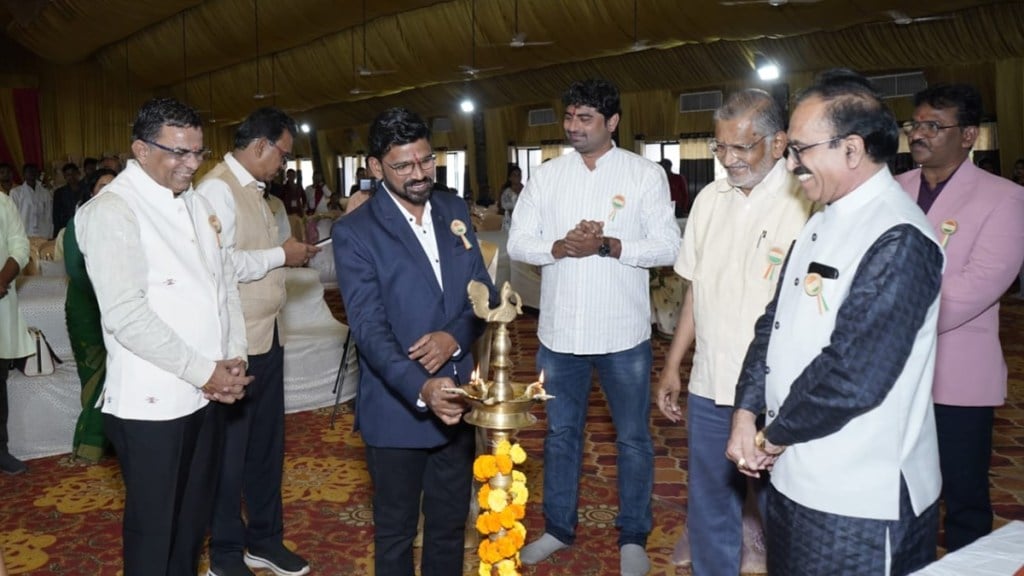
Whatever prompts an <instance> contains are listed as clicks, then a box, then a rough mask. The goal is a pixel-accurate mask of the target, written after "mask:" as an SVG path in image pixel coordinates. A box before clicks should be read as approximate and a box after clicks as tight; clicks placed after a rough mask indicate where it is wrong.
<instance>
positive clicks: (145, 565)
mask: <svg viewBox="0 0 1024 576" xmlns="http://www.w3.org/2000/svg"><path fill="white" fill-rule="evenodd" d="M133 138H134V141H133V142H132V152H133V153H134V157H135V160H132V161H130V162H129V163H128V167H127V168H126V169H125V170H124V172H122V173H121V174H119V175H118V177H117V178H115V179H114V180H113V181H112V182H111V183H110V184H109V185H107V187H106V188H105V189H104V192H103V194H100V195H98V196H96V197H94V198H93V199H92V200H91V201H90V202H89V203H87V204H86V205H84V206H83V207H82V208H81V209H80V210H79V212H78V214H77V215H76V217H75V225H76V228H77V230H76V235H77V238H78V242H79V246H80V247H81V250H82V253H83V255H84V256H85V263H86V268H87V270H88V272H89V278H90V279H91V280H92V283H93V287H94V288H95V291H96V300H97V301H98V303H99V307H100V314H101V320H102V324H103V329H104V334H103V340H104V344H105V345H106V348H107V378H106V383H105V386H106V388H105V390H104V393H103V413H104V429H105V432H106V434H107V437H108V438H109V439H110V441H111V443H112V444H113V445H114V448H115V449H116V451H117V456H118V460H119V463H120V465H121V473H122V476H123V477H124V483H125V490H126V492H125V510H124V529H123V546H124V553H123V554H124V574H125V576H142V575H145V576H154V575H156V576H177V575H181V574H196V573H197V572H198V563H199V552H200V549H201V547H202V541H203V537H204V536H205V535H206V528H207V526H208V524H209V520H210V515H209V511H210V509H211V505H212V499H213V495H214V491H215V487H216V485H215V481H216V475H217V471H218V469H219V466H218V463H219V460H220V457H221V449H222V443H221V434H220V422H221V419H220V418H218V417H217V415H216V409H217V407H216V406H209V405H208V404H209V401H210V400H217V401H220V402H227V403H231V402H234V401H235V400H237V399H239V398H241V397H242V396H243V394H244V388H245V386H246V385H247V384H248V383H249V382H250V381H251V378H250V377H247V376H246V375H245V370H246V365H245V358H246V339H245V324H244V321H243V320H242V309H241V305H240V302H239V297H238V287H237V281H236V277H235V270H234V267H233V265H232V263H231V261H230V259H227V258H222V255H221V241H220V221H219V220H218V218H217V215H216V214H215V213H214V212H213V210H212V209H211V207H210V205H209V204H208V203H207V202H206V201H205V200H203V199H202V198H200V197H199V196H197V195H196V194H195V192H194V191H193V190H192V185H191V182H192V176H193V174H194V173H195V170H196V168H198V167H199V164H200V162H201V160H202V158H204V157H205V155H206V154H207V151H206V150H205V149H204V148H203V132H202V121H201V120H200V118H199V115H198V114H197V113H196V112H195V111H194V110H192V109H191V108H189V107H188V106H186V105H184V104H181V103H180V102H177V101H176V100H173V99H169V98H160V99H154V100H151V101H149V102H147V103H146V104H145V105H143V107H142V109H141V110H140V111H139V115H138V118H137V120H136V122H135V125H134V128H133Z"/></svg>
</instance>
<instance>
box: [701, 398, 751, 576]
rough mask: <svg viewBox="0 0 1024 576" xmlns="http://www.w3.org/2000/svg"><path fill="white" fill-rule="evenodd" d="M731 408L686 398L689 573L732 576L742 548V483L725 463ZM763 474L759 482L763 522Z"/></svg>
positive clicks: (744, 481)
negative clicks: (691, 565)
mask: <svg viewBox="0 0 1024 576" xmlns="http://www.w3.org/2000/svg"><path fill="white" fill-rule="evenodd" d="M732 410H733V408H732V406H717V405H715V401H714V400H711V399H710V398H704V397H702V396H697V395H694V394H690V395H689V396H688V397H687V402H686V411H687V416H686V424H687V435H688V436H689V440H688V444H689V468H688V472H689V483H688V486H687V488H688V490H689V492H688V494H689V497H688V498H687V513H686V526H687V528H686V529H687V532H688V533H689V537H690V557H691V560H692V562H693V573H694V574H698V575H700V576H705V575H718V574H722V575H728V576H736V575H737V574H739V573H740V561H741V553H742V548H743V501H744V499H745V497H746V492H747V477H746V476H744V475H742V474H740V473H739V472H738V471H737V470H736V465H735V464H733V463H732V462H731V461H730V460H729V459H727V458H726V457H725V446H726V444H727V443H728V442H729V433H730V431H731V429H732ZM765 476H766V475H765V474H764V473H762V474H761V478H760V479H759V480H758V482H759V483H760V487H761V488H762V489H761V490H759V491H758V499H759V501H760V502H759V503H760V504H761V506H760V508H761V510H762V517H763V511H764V504H765V495H766V492H765V490H764V489H763V488H764V480H765Z"/></svg>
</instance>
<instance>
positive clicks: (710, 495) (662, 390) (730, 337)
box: [656, 89, 810, 576]
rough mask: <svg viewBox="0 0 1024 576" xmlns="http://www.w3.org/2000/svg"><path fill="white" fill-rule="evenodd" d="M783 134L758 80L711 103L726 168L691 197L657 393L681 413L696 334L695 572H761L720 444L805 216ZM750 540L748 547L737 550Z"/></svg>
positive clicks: (674, 414) (690, 421)
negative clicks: (751, 347) (687, 359)
mask: <svg viewBox="0 0 1024 576" xmlns="http://www.w3.org/2000/svg"><path fill="white" fill-rule="evenodd" d="M786 143H787V140H786V133H785V124H784V121H783V115H782V111H781V110H780V109H779V106H778V105H777V103H776V102H775V100H774V99H773V98H772V97H771V96H770V95H769V94H768V93H767V92H764V91H763V90H755V89H751V90H743V91H740V92H736V93H734V94H733V95H731V96H730V97H729V99H728V101H726V103H725V104H724V105H723V106H722V107H721V108H719V109H718V110H717V111H716V112H715V138H714V139H713V140H711V142H710V147H711V151H712V152H713V153H714V154H715V156H716V157H717V158H718V160H719V161H720V162H721V163H722V165H723V166H724V167H725V169H726V172H727V176H726V178H723V179H720V180H716V181H715V182H712V183H711V184H709V185H707V186H706V187H705V188H704V189H703V190H701V192H700V194H699V195H698V196H697V198H696V200H695V201H694V203H693V209H692V210H691V212H690V218H689V220H688V221H687V224H686V230H685V232H684V234H683V244H682V248H681V249H680V251H679V259H678V260H677V261H676V265H675V271H676V273H678V274H679V275H680V276H682V277H683V278H685V279H687V280H689V281H690V283H691V286H690V289H689V290H688V291H687V294H686V297H685V300H684V301H683V306H682V310H681V311H680V314H679V320H678V323H677V325H676V332H675V336H674V337H673V339H672V346H671V348H670V349H669V353H668V357H667V358H666V359H665V368H664V370H663V371H662V373H661V376H660V378H659V382H658V385H657V391H656V398H657V401H658V408H659V409H660V410H661V412H662V413H663V414H664V415H665V416H666V417H667V418H668V419H669V420H671V421H673V422H679V421H680V420H681V419H682V411H681V409H680V407H679V404H678V399H679V394H680V391H681V389H682V386H681V381H680V374H679V372H680V365H681V363H682V361H683V356H684V355H685V354H686V351H687V350H688V349H689V348H690V346H691V345H692V344H693V343H694V340H696V344H697V346H696V351H695V353H694V358H693V369H692V370H691V373H690V381H689V387H688V389H689V395H688V399H687V412H688V413H687V419H686V420H687V432H688V437H689V483H688V489H689V493H688V496H689V497H688V503H689V504H688V508H689V509H688V517H687V522H688V529H687V532H684V533H683V536H682V537H681V538H680V541H679V543H678V544H677V545H676V550H675V553H674V554H673V562H675V563H676V564H679V565H685V564H686V563H687V562H688V561H689V559H688V557H689V556H691V553H692V564H693V571H694V573H695V574H723V575H729V576H736V575H737V574H739V573H740V570H741V562H742V563H743V564H744V566H743V568H744V571H747V570H751V569H752V570H754V571H757V568H760V569H761V570H760V571H763V566H764V556H763V546H758V545H757V543H756V542H748V543H747V546H746V547H744V546H743V544H744V543H743V539H744V530H743V521H742V509H743V501H744V496H745V494H746V493H747V492H748V491H749V489H748V484H747V482H746V481H745V480H744V477H743V476H741V475H740V474H739V473H738V472H737V471H736V467H735V466H734V465H733V463H732V462H730V461H729V460H728V459H726V457H725V448H726V443H727V441H728V439H729V430H730V422H731V417H732V404H733V396H734V394H735V387H736V381H737V379H738V376H739V370H740V366H741V364H742V362H743V356H744V354H745V353H746V350H747V344H748V343H749V342H750V341H751V339H752V338H753V331H754V322H755V321H756V320H757V318H758V316H760V314H761V313H762V312H763V311H764V307H765V305H766V304H767V303H768V302H769V301H770V300H771V298H772V296H773V295H774V293H775V285H776V281H777V279H778V273H779V272H778V271H779V269H780V268H781V266H782V261H783V259H784V258H785V255H786V252H787V251H788V250H789V246H790V244H792V242H793V240H794V239H795V238H796V236H797V234H798V233H799V232H800V229H801V228H802V227H803V225H804V223H805V222H806V221H807V217H808V215H809V214H810V206H809V204H808V202H807V200H805V199H804V197H803V195H802V194H800V193H799V185H798V184H797V181H796V179H795V178H794V177H793V176H792V175H791V174H790V173H789V172H787V171H786V167H785V160H783V159H782V154H783V151H784V150H785V147H786ZM755 492H756V487H755ZM753 516H754V518H753V519H752V521H753V522H757V520H756V514H754V515H753ZM751 532H752V533H753V534H757V533H758V532H759V530H757V531H751ZM749 537H750V538H752V539H756V536H749ZM687 538H689V542H687ZM748 549H750V550H752V551H753V552H754V553H747V554H742V553H741V550H742V551H744V552H746V551H747V550H748Z"/></svg>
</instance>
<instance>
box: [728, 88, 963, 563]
mask: <svg viewBox="0 0 1024 576" xmlns="http://www.w3.org/2000/svg"><path fill="white" fill-rule="evenodd" d="M788 136H789V157H788V158H787V167H788V168H789V170H790V171H791V172H793V174H794V175H796V177H797V179H798V180H799V182H800V186H801V187H802V189H803V192H804V194H805V195H806V196H807V197H808V198H809V199H810V200H813V201H815V202H820V203H822V204H824V208H823V209H822V211H821V212H818V213H817V214H815V215H814V216H812V217H811V219H810V220H809V221H808V223H807V225H806V226H805V227H804V229H803V230H802V231H801V232H800V235H799V236H798V237H797V239H796V242H795V243H794V245H793V248H792V249H791V250H790V252H789V255H788V256H787V258H786V262H785V263H784V264H783V266H782V269H781V270H780V275H779V285H778V288H777V291H776V294H775V296H774V298H773V299H772V301H771V302H770V303H769V304H768V306H767V307H766V309H765V312H764V315H762V316H761V317H760V318H759V319H758V320H757V324H756V325H755V328H754V338H753V341H752V342H751V344H750V347H749V349H748V351H747V355H746V358H745V359H744V362H743V367H742V369H741V371H740V376H739V381H738V383H737V385H736V402H735V410H734V412H733V421H732V433H731V435H730V438H729V443H728V448H727V455H728V457H729V459H730V460H732V461H733V462H735V463H736V468H737V469H738V470H739V471H740V472H742V473H743V474H746V475H748V476H754V477H758V476H760V475H761V474H762V473H763V472H764V471H766V470H771V478H770V484H769V488H768V508H767V511H768V514H767V527H766V531H765V534H766V536H767V540H768V573H769V574H787V575H805V574H806V575H817V574H864V575H868V574H891V575H902V574H908V573H911V572H913V571H915V570H916V569H918V568H920V567H922V566H924V565H925V564H928V563H929V562H931V561H932V560H934V558H935V555H936V538H937V526H938V496H939V484H940V478H939V462H938V447H937V441H936V435H935V420H934V415H933V411H932V402H931V384H932V372H933V368H934V363H935V343H936V325H937V320H938V311H939V284H940V282H941V279H942V266H943V255H942V249H941V246H940V244H939V242H938V241H937V239H936V238H935V235H934V233H933V232H932V227H931V225H930V224H929V223H928V220H927V219H926V218H925V216H924V214H923V213H921V210H920V209H918V208H917V206H915V205H914V203H913V201H911V200H910V198H908V197H907V195H906V194H904V193H903V191H902V189H901V188H900V186H899V184H898V183H897V182H896V181H895V180H894V179H893V177H892V175H891V174H890V173H889V169H888V166H887V162H888V160H889V159H890V158H891V157H892V156H894V155H895V154H896V150H897V147H898V130H897V126H896V121H895V119H894V118H893V115H892V112H891V111H890V110H889V109H888V108H887V107H886V106H885V103H884V102H883V101H882V100H881V98H880V97H879V95H878V94H877V92H875V89H874V87H873V86H872V85H871V83H870V82H869V81H868V80H867V79H866V78H864V77H863V76H861V75H859V74H856V73H855V72H852V71H850V70H831V71H828V72H826V73H824V74H822V75H821V76H820V77H819V78H818V79H817V80H816V82H815V83H814V84H813V85H812V86H810V87H809V88H807V89H806V90H804V91H803V92H801V93H800V94H799V95H798V96H797V100H796V107H795V109H794V111H793V115H792V118H791V119H790V127H789V132H788ZM760 414H764V415H765V417H766V419H765V425H764V427H763V428H761V429H760V430H758V424H757V416H758V415H760Z"/></svg>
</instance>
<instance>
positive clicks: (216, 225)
mask: <svg viewBox="0 0 1024 576" xmlns="http://www.w3.org/2000/svg"><path fill="white" fill-rule="evenodd" d="M209 221H210V227H211V228H213V231H214V232H216V236H217V248H220V247H221V245H220V229H221V228H220V219H219V218H217V215H216V214H211V215H210V220H209Z"/></svg>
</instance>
